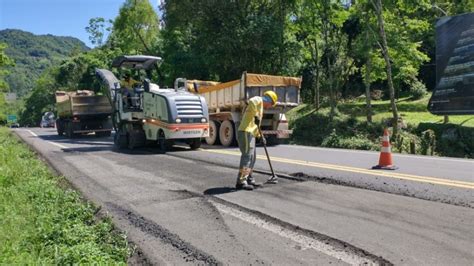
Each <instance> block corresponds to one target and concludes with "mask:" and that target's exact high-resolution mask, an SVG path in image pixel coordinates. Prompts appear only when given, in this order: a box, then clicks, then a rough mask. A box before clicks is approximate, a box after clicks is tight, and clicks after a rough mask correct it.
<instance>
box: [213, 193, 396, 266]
mask: <svg viewBox="0 0 474 266" xmlns="http://www.w3.org/2000/svg"><path fill="white" fill-rule="evenodd" d="M207 197H208V198H209V199H210V200H209V202H210V203H211V204H212V205H213V206H214V207H215V208H216V209H217V210H218V211H219V212H221V213H223V214H227V215H230V216H233V217H235V218H237V219H239V220H242V221H244V222H247V223H249V224H251V225H254V226H256V227H258V228H261V229H264V230H267V231H269V232H271V233H274V234H276V235H278V236H280V237H282V238H286V239H289V240H291V241H294V242H296V243H298V244H299V245H300V246H301V247H302V248H303V249H313V250H315V251H316V252H319V253H323V254H326V255H328V256H330V257H333V258H335V259H338V260H341V261H343V262H346V263H348V264H351V265H393V264H392V263H391V262H389V261H387V260H386V259H384V258H382V257H378V256H376V255H373V254H370V253H368V252H367V251H365V250H363V249H360V248H357V247H355V246H352V245H351V244H348V243H345V242H342V241H340V240H338V239H335V238H332V237H329V236H326V235H322V234H319V233H317V232H314V231H311V230H307V229H303V228H301V227H298V226H294V225H292V224H289V223H286V222H284V221H281V220H278V219H276V218H274V217H272V216H268V215H266V214H263V213H260V212H258V211H254V210H251V209H247V208H245V207H242V206H240V205H237V204H235V203H232V202H229V201H227V200H225V199H222V198H219V197H216V196H207Z"/></svg>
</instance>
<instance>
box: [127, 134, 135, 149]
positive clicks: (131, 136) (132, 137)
mask: <svg viewBox="0 0 474 266" xmlns="http://www.w3.org/2000/svg"><path fill="white" fill-rule="evenodd" d="M127 139H128V149H129V150H133V149H134V148H135V147H136V139H135V135H134V134H127Z"/></svg>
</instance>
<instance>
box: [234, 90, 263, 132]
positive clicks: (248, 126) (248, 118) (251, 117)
mask: <svg viewBox="0 0 474 266" xmlns="http://www.w3.org/2000/svg"><path fill="white" fill-rule="evenodd" d="M255 117H258V119H260V121H262V117H263V99H262V97H260V96H254V97H252V98H250V99H249V101H248V105H247V107H246V108H245V110H244V114H243V115H242V120H241V121H240V126H239V131H245V132H249V133H252V135H253V136H255V137H258V136H259V134H258V125H256V124H255Z"/></svg>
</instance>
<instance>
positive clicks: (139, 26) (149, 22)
mask: <svg viewBox="0 0 474 266" xmlns="http://www.w3.org/2000/svg"><path fill="white" fill-rule="evenodd" d="M158 32H159V20H158V15H157V14H156V12H155V11H154V10H153V7H152V6H151V4H150V2H149V1H148V0H126V1H125V3H124V4H123V5H122V7H121V8H120V11H119V15H118V16H117V18H115V20H114V23H113V28H112V33H111V35H110V37H109V44H110V45H111V46H112V47H118V48H120V49H121V50H122V51H123V52H124V53H142V52H145V53H148V54H154V51H153V50H152V47H153V46H154V45H155V43H156V42H157V41H158Z"/></svg>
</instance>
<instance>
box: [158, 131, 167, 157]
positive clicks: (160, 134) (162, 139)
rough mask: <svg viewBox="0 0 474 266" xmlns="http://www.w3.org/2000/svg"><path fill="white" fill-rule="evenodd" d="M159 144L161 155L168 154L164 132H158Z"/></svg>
mask: <svg viewBox="0 0 474 266" xmlns="http://www.w3.org/2000/svg"><path fill="white" fill-rule="evenodd" d="M157 143H158V149H159V150H160V153H166V150H167V148H168V145H166V137H165V133H164V132H163V131H162V130H160V131H158V140H157Z"/></svg>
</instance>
